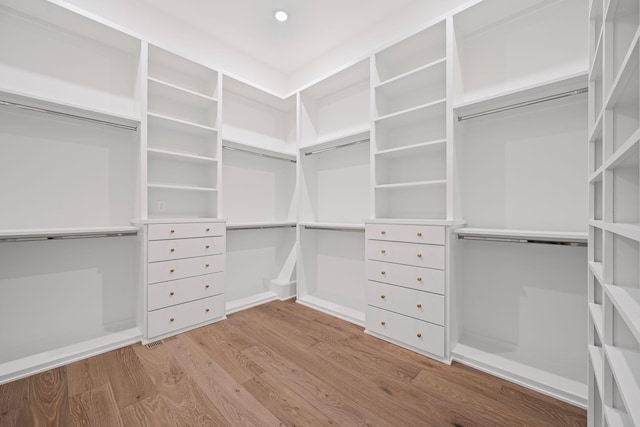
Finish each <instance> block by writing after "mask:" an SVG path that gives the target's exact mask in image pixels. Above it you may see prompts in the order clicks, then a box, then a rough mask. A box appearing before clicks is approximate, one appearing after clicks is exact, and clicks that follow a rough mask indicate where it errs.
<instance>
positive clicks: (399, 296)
mask: <svg viewBox="0 0 640 427" xmlns="http://www.w3.org/2000/svg"><path fill="white" fill-rule="evenodd" d="M367 304H369V305H372V306H374V307H378V308H383V309H385V310H389V311H393V312H395V313H399V314H404V315H405V316H410V317H413V318H415V319H420V320H425V321H427V322H431V323H435V324H437V325H441V326H444V296H442V295H436V294H430V293H429V292H422V291H416V290H413V289H407V288H402V287H400V286H394V285H387V284H385V283H378V282H371V281H369V282H368V283H367Z"/></svg>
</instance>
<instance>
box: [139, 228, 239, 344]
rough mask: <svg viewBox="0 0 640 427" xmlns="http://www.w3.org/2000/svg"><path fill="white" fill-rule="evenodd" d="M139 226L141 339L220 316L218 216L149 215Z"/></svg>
mask: <svg viewBox="0 0 640 427" xmlns="http://www.w3.org/2000/svg"><path fill="white" fill-rule="evenodd" d="M145 226H146V237H147V239H146V261H147V264H146V265H147V268H146V275H145V295H146V302H147V323H146V331H145V337H144V340H143V342H150V341H153V340H155V339H160V338H165V337H167V336H170V335H173V334H176V333H180V332H182V331H186V330H188V329H191V328H193V327H196V326H199V325H204V324H206V323H211V322H214V321H218V320H222V319H224V318H225V296H224V269H225V258H226V225H225V223H224V221H219V220H215V219H214V220H193V221H192V222H190V221H188V220H181V221H179V222H177V223H161V222H159V221H150V223H147V224H145Z"/></svg>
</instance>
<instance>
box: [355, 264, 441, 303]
mask: <svg viewBox="0 0 640 427" xmlns="http://www.w3.org/2000/svg"><path fill="white" fill-rule="evenodd" d="M367 280H374V281H376V282H384V283H390V284H392V285H398V286H404V287H405V288H411V289H416V290H419V291H426V292H432V293H436V294H441V295H444V281H445V274H444V270H437V269H433V268H424V267H415V266H412V265H403V264H392V263H390V262H383V261H373V260H368V261H367Z"/></svg>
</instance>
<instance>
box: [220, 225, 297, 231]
mask: <svg viewBox="0 0 640 427" xmlns="http://www.w3.org/2000/svg"><path fill="white" fill-rule="evenodd" d="M269 228H296V225H295V224H282V225H247V226H246V227H233V226H232V227H230V228H229V231H235V230H267V229H269Z"/></svg>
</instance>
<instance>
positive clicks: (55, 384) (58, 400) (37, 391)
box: [27, 366, 70, 427]
mask: <svg viewBox="0 0 640 427" xmlns="http://www.w3.org/2000/svg"><path fill="white" fill-rule="evenodd" d="M65 369H66V367H64V366H63V367H61V368H56V369H51V370H49V371H46V372H43V373H41V374H36V375H34V376H32V377H30V380H31V381H30V387H29V412H30V415H31V421H30V423H29V424H27V425H29V426H47V427H49V426H51V427H54V426H60V427H66V426H68V425H69V421H70V417H69V396H68V392H67V376H66V372H65Z"/></svg>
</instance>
